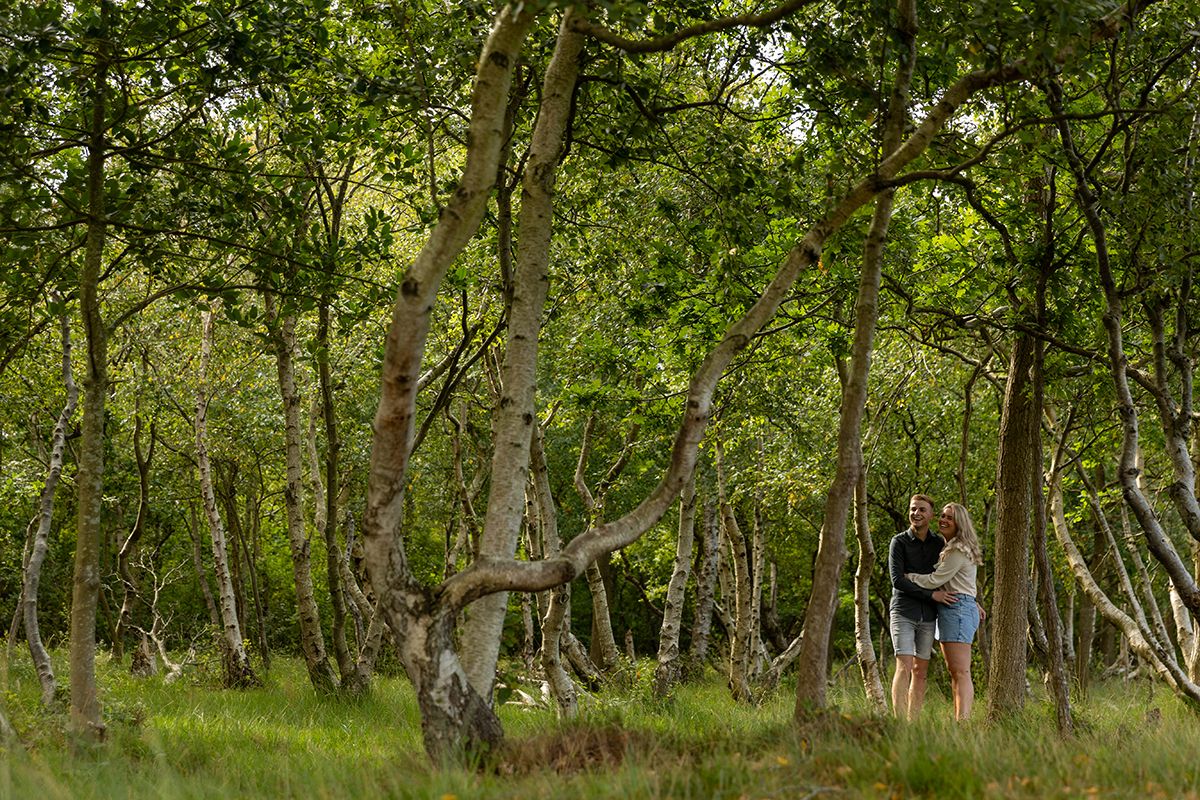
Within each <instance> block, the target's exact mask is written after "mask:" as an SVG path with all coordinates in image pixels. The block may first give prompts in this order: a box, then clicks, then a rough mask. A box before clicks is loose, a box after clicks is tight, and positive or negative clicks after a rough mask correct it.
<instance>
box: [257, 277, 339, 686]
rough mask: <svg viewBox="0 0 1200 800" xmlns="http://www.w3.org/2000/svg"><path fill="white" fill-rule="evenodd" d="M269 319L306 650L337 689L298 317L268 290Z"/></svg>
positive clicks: (315, 678)
mask: <svg viewBox="0 0 1200 800" xmlns="http://www.w3.org/2000/svg"><path fill="white" fill-rule="evenodd" d="M263 300H264V303H265V307H266V314H267V324H268V327H269V328H271V329H272V330H271V338H272V342H273V344H274V346H275V366H276V371H277V373H278V378H279V395H280V397H281V398H282V400H283V438H284V449H285V453H286V457H287V482H286V484H285V485H284V490H283V501H284V508H285V510H286V513H287V530H288V545H289V547H290V549H291V553H292V579H293V581H294V582H295V586H296V605H297V615H296V616H297V618H298V621H299V623H300V652H301V653H303V654H304V665H305V667H307V668H308V679H309V681H310V682H311V683H312V685H313V688H314V689H316V690H317V691H318V692H326V693H328V692H332V691H333V690H334V689H336V688H337V685H338V681H337V677H336V676H335V675H334V674H333V668H332V667H331V666H330V664H329V657H328V656H327V655H326V653H325V636H324V634H323V633H322V631H321V612H320V609H318V608H317V598H316V594H315V593H314V591H313V581H312V541H311V539H309V536H308V532H307V530H306V529H305V523H304V477H303V474H304V473H303V464H302V456H301V442H300V439H301V436H300V394H299V392H297V391H296V370H295V366H294V363H293V354H294V353H295V351H296V318H295V316H294V315H292V314H287V315H285V316H284V317H282V318H280V317H279V316H278V312H277V311H276V308H275V298H274V296H273V295H271V294H270V293H269V292H266V293H264V294H263Z"/></svg>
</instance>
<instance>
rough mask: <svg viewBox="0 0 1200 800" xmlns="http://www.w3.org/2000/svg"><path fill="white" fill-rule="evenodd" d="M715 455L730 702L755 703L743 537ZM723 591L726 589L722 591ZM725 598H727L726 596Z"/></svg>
mask: <svg viewBox="0 0 1200 800" xmlns="http://www.w3.org/2000/svg"><path fill="white" fill-rule="evenodd" d="M716 453H717V494H718V497H719V498H720V503H721V522H722V530H723V531H724V533H725V540H726V541H727V542H728V543H729V563H730V565H731V566H732V569H733V581H732V583H733V586H732V587H731V588H732V590H733V597H732V599H733V606H734V614H733V630H732V631H731V634H730V637H729V638H730V642H729V691H730V692H731V693H732V694H733V699H734V700H735V701H737V702H741V703H752V702H754V695H753V693H752V692H751V691H750V655H751V650H750V644H751V634H752V630H751V623H752V619H751V613H750V606H751V603H750V561H749V554H748V553H747V551H746V537H745V536H744V535H743V534H742V529H741V526H739V525H738V521H737V516H736V515H735V514H734V512H733V506H731V505H730V504H729V500H728V497H729V494H728V488H727V487H726V484H725V467H724V463H723V453H722V448H721V444H720V443H719V442H718V443H717V446H716ZM722 588H725V587H722ZM726 597H728V595H726Z"/></svg>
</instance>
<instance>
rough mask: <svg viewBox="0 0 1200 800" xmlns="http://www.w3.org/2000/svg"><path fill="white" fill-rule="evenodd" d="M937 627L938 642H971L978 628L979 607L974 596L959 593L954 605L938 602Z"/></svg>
mask: <svg viewBox="0 0 1200 800" xmlns="http://www.w3.org/2000/svg"><path fill="white" fill-rule="evenodd" d="M937 628H938V629H937V640H938V641H939V642H966V643H967V644H970V643H971V642H973V641H974V640H975V631H977V630H979V608H978V606H976V605H975V598H974V597H971V596H969V595H961V594H960V595H959V596H958V602H957V603H955V604H954V605H950V606H946V605H941V604H939V605H938V608H937Z"/></svg>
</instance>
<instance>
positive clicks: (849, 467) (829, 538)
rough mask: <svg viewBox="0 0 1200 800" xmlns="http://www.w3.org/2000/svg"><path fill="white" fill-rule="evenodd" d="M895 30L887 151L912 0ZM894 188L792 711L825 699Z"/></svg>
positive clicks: (898, 106)
mask: <svg viewBox="0 0 1200 800" xmlns="http://www.w3.org/2000/svg"><path fill="white" fill-rule="evenodd" d="M897 13H898V14H899V20H898V24H897V26H896V29H895V30H896V34H897V36H898V37H899V39H900V40H901V41H902V42H903V44H904V47H903V48H902V49H901V51H900V58H899V64H898V65H897V68H896V78H895V81H894V83H893V86H892V92H891V96H890V98H889V100H888V107H887V116H886V121H885V123H884V134H883V141H882V147H881V151H882V153H881V154H882V157H883V158H885V159H886V158H888V157H890V156H891V155H892V154H893V153H894V152H896V150H897V149H898V148H899V147H900V144H901V142H902V141H903V135H904V122H905V120H906V119H907V117H908V115H907V107H908V98H909V89H910V85H911V82H912V74H913V68H914V66H915V62H916V57H917V50H916V36H917V7H916V2H915V0H901V1H900V2H899V3H898V9H897ZM894 197H895V192H894V191H891V190H888V191H884V192H881V193H880V194H879V195H878V196H877V197H876V198H875V214H874V216H873V217H872V219H871V228H870V231H869V232H868V233H867V241H866V244H865V245H864V247H863V266H862V274H861V276H860V278H859V284H858V299H857V301H856V302H855V310H854V343H853V345H852V350H851V361H850V369H849V374H848V376H847V379H846V380H845V381H844V384H843V388H842V406H841V413H840V420H839V427H838V444H837V450H838V452H837V470H836V473H835V474H834V478H833V483H832V485H831V486H830V487H829V494H828V495H827V496H826V498H825V508H824V514H823V516H822V521H821V541H820V544H819V545H818V546H817V561H816V564H815V565H814V566H813V584H812V593H811V595H810V596H809V600H808V608H807V609H805V612H804V628H803V630H804V639H803V641H802V642H801V644H800V653H799V656H798V658H797V663H798V667H797V670H796V672H797V681H796V710H795V713H796V716H797V717H801V716H803V715H804V714H806V713H808V712H809V711H811V710H812V709H821V708H824V707H825V705H826V684H827V683H828V681H829V640H830V634H831V632H832V630H833V617H834V614H835V612H836V611H837V601H838V589H839V586H840V584H841V575H842V565H843V564H844V563H845V561H846V522H847V518H848V517H849V515H850V505H851V502H852V500H853V496H854V487H855V485H857V483H858V476H859V473H860V472H861V471H862V418H863V413H864V410H865V409H866V404H867V376H868V375H869V374H870V371H871V350H872V346H873V342H874V339H875V324H876V321H877V320H878V318H879V284H880V280H881V276H882V265H883V246H884V242H885V241H886V240H887V231H888V225H889V223H890V222H891V219H892V205H893V200H894Z"/></svg>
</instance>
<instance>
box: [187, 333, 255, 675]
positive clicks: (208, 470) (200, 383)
mask: <svg viewBox="0 0 1200 800" xmlns="http://www.w3.org/2000/svg"><path fill="white" fill-rule="evenodd" d="M201 321H202V325H203V332H202V334H201V339H200V369H199V374H198V375H197V376H196V378H197V389H196V423H195V425H196V466H197V470H198V471H199V474H200V495H201V498H202V499H203V501H204V516H205V518H206V519H207V520H208V530H209V535H210V537H211V539H212V551H213V572H215V573H216V576H217V593H218V596H219V597H220V600H219V602H218V604H217V605H218V609H219V611H220V614H221V632H222V637H221V642H222V650H223V661H224V667H225V685H226V686H229V687H244V686H256V685H258V683H259V681H258V677H257V676H256V675H255V674H254V670H253V669H251V667H250V658H249V656H247V655H246V646H245V643H244V641H243V640H242V626H241V623H240V622H239V621H238V611H237V601H236V599H235V598H234V592H233V576H232V573H231V572H230V569H229V551H228V548H227V547H226V544H225V525H224V523H223V522H222V521H221V514H220V512H218V511H217V498H216V493H215V492H214V491H213V481H212V467H211V466H210V464H209V459H208V362H209V359H210V357H211V354H212V345H213V312H212V311H210V310H205V311H203V312H201Z"/></svg>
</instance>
